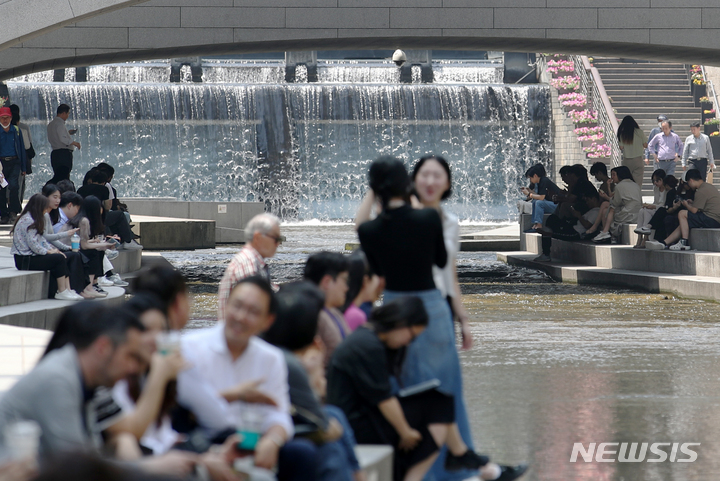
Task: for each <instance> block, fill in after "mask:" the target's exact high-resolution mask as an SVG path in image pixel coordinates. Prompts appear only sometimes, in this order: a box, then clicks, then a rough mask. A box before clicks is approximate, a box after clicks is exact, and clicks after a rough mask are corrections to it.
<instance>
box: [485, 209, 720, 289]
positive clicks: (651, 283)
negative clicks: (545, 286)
mask: <svg viewBox="0 0 720 481" xmlns="http://www.w3.org/2000/svg"><path fill="white" fill-rule="evenodd" d="M529 223H530V219H529V216H527V215H523V216H521V218H520V228H521V229H522V228H523V227H525V226H528V225H529ZM626 227H627V228H626V229H625V230H626V232H625V233H624V235H623V237H624V239H623V241H624V243H621V244H615V245H608V244H595V243H593V242H591V241H579V242H567V241H562V240H559V239H553V241H552V247H551V251H550V257H551V258H552V262H537V261H535V257H537V256H538V255H539V254H540V253H541V252H542V242H541V237H540V235H538V234H535V233H522V232H521V234H520V251H518V252H498V254H497V256H498V260H500V261H503V262H506V263H508V264H510V265H515V266H520V267H528V268H532V269H538V270H542V271H544V272H546V273H547V274H548V275H550V276H551V277H552V278H553V279H555V280H558V281H563V282H570V283H577V284H591V285H592V284H595V285H603V286H615V287H624V288H631V289H635V290H645V291H648V292H660V293H670V294H674V295H677V296H681V297H687V298H691V299H704V300H711V301H714V302H718V301H720V237H718V234H719V233H720V229H693V230H691V231H690V245H692V246H693V248H694V249H697V250H692V251H669V250H661V251H657V250H648V249H634V248H633V247H632V245H628V244H634V243H635V241H636V240H637V238H636V235H635V234H634V233H633V228H634V227H635V225H627V226H626Z"/></svg>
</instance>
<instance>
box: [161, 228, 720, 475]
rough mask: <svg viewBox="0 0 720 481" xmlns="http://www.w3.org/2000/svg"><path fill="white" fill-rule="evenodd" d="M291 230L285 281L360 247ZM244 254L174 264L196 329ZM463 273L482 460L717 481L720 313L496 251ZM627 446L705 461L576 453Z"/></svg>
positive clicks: (347, 236)
mask: <svg viewBox="0 0 720 481" xmlns="http://www.w3.org/2000/svg"><path fill="white" fill-rule="evenodd" d="M488 227H491V226H480V225H466V226H463V227H462V228H461V231H462V233H469V232H477V231H480V230H483V229H487V228H488ZM282 233H283V235H284V236H286V237H287V241H286V242H285V243H284V244H283V245H282V246H281V247H280V248H279V250H278V253H277V255H276V257H275V258H273V259H272V260H271V261H270V266H271V273H272V275H273V277H274V278H275V279H276V280H277V281H278V282H286V281H289V280H293V279H297V278H299V277H300V276H301V273H302V266H303V263H304V261H305V259H306V258H307V256H308V254H310V253H312V252H316V251H318V250H321V249H328V250H335V251H342V250H343V247H344V245H345V243H346V242H352V241H354V240H355V235H354V232H353V230H352V227H351V226H350V225H349V224H326V223H323V224H321V223H317V222H309V223H300V224H291V225H284V226H283V227H282ZM238 248H239V247H237V246H229V247H222V248H218V249H213V250H206V251H195V252H166V253H164V254H163V255H165V257H166V258H168V259H169V260H170V261H171V262H172V263H173V264H174V265H176V266H177V267H179V268H180V269H181V270H182V271H183V273H185V274H186V275H187V276H188V277H189V278H190V280H191V283H192V284H191V286H192V291H193V297H194V309H193V320H192V322H191V325H190V328H197V327H203V326H208V325H212V324H214V322H215V320H214V318H215V312H216V302H217V301H216V298H215V295H214V292H215V291H216V289H217V280H218V279H219V277H220V276H221V275H222V272H223V270H224V267H225V264H226V263H227V262H228V261H229V260H230V258H231V257H232V256H233V255H234V253H235V252H236V251H237V249H238ZM458 271H459V275H460V280H461V284H462V286H461V287H462V292H463V302H464V304H465V306H466V307H467V308H468V310H469V312H470V315H471V319H472V320H471V325H472V332H473V336H474V339H475V345H474V347H473V348H472V349H470V350H468V351H462V352H461V362H462V366H463V374H464V381H465V398H466V402H467V405H468V410H469V413H470V419H471V424H472V429H473V435H474V439H475V442H476V445H477V447H478V448H479V450H480V451H481V452H483V453H488V454H490V455H491V456H492V457H493V459H494V460H497V461H499V462H505V463H517V462H528V463H530V465H531V470H530V471H529V473H528V475H526V477H525V478H523V479H527V480H542V481H546V480H558V481H570V480H588V481H590V480H593V481H595V480H617V481H620V480H626V481H631V480H632V481H645V480H648V481H649V480H674V481H682V480H711V479H715V473H716V472H717V471H718V469H719V468H720V461H719V460H718V457H717V456H716V454H717V453H718V451H719V450H720V443H719V442H718V436H717V432H718V431H719V430H720V370H718V367H719V365H720V361H718V359H720V356H719V355H720V345H718V342H717V339H718V336H720V324H718V322H717V319H718V318H720V305H718V304H715V303H712V302H704V301H694V300H686V299H679V298H675V297H672V296H663V295H658V294H647V293H640V292H634V291H630V290H617V289H609V288H602V287H590V286H577V285H571V284H559V283H556V282H553V281H552V280H551V279H549V278H548V277H547V276H545V275H544V274H543V273H540V272H538V271H533V270H528V269H519V268H514V267H509V266H507V265H505V264H503V263H500V262H498V261H497V260H496V257H495V254H494V253H475V252H463V253H460V255H459V258H458ZM622 442H628V443H631V442H635V443H648V444H652V443H679V444H682V443H700V445H699V446H691V447H690V449H692V450H694V451H695V452H696V453H697V460H696V461H695V462H693V463H684V462H678V461H679V460H681V459H688V458H689V456H688V455H686V454H683V453H682V452H681V451H679V450H678V449H677V448H676V451H677V453H676V456H670V455H671V451H672V445H671V444H668V445H663V446H659V447H658V448H659V449H661V450H663V451H665V452H666V453H667V455H668V456H667V458H668V459H667V460H666V461H664V462H648V460H647V459H659V456H658V455H655V454H651V452H650V451H649V448H648V451H647V455H646V460H645V461H643V462H637V463H620V462H597V461H595V460H594V459H593V461H592V462H585V461H584V460H583V458H582V457H581V456H578V457H577V462H575V463H572V462H570V457H571V453H572V449H573V444H574V443H584V448H585V449H586V450H587V449H588V447H589V443H597V444H600V443H622ZM678 448H679V446H678ZM613 450H616V451H617V450H618V446H617V445H616V446H615V447H613V446H610V447H608V448H606V451H613ZM616 458H617V456H615V455H612V454H609V455H606V456H605V459H616ZM671 458H672V459H674V460H675V461H674V462H671V461H670V459H671Z"/></svg>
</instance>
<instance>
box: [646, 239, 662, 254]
mask: <svg viewBox="0 0 720 481" xmlns="http://www.w3.org/2000/svg"><path fill="white" fill-rule="evenodd" d="M645 248H646V249H648V250H651V251H661V250H664V249H667V246H666V245H665V244H663V243H662V242H660V241H656V240H649V241H646V242H645Z"/></svg>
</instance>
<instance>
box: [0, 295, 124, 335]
mask: <svg viewBox="0 0 720 481" xmlns="http://www.w3.org/2000/svg"><path fill="white" fill-rule="evenodd" d="M103 289H105V290H106V291H107V292H108V296H107V297H105V298H103V299H93V300H92V301H58V300H55V299H43V300H38V301H32V302H25V303H23V304H15V305H11V306H4V307H0V324H7V325H11V326H20V327H33V328H36V329H47V330H52V329H54V328H55V324H56V323H57V320H58V319H59V318H60V315H61V314H62V312H63V310H64V309H65V308H66V307H68V306H70V305H72V304H74V303H76V302H102V303H107V305H110V306H115V305H119V304H120V303H122V301H123V300H124V299H125V289H123V288H122V287H104V288H103Z"/></svg>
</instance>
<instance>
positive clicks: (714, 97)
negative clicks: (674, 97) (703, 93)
mask: <svg viewBox="0 0 720 481" xmlns="http://www.w3.org/2000/svg"><path fill="white" fill-rule="evenodd" d="M700 70H701V71H702V75H703V78H704V79H705V85H707V86H708V87H707V89H708V90H709V91H710V92H712V101H713V108H714V109H715V110H716V111H717V108H718V103H717V95H716V94H715V85H714V84H713V83H712V80H709V79H708V77H707V74H706V73H705V66H704V65H700Z"/></svg>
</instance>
